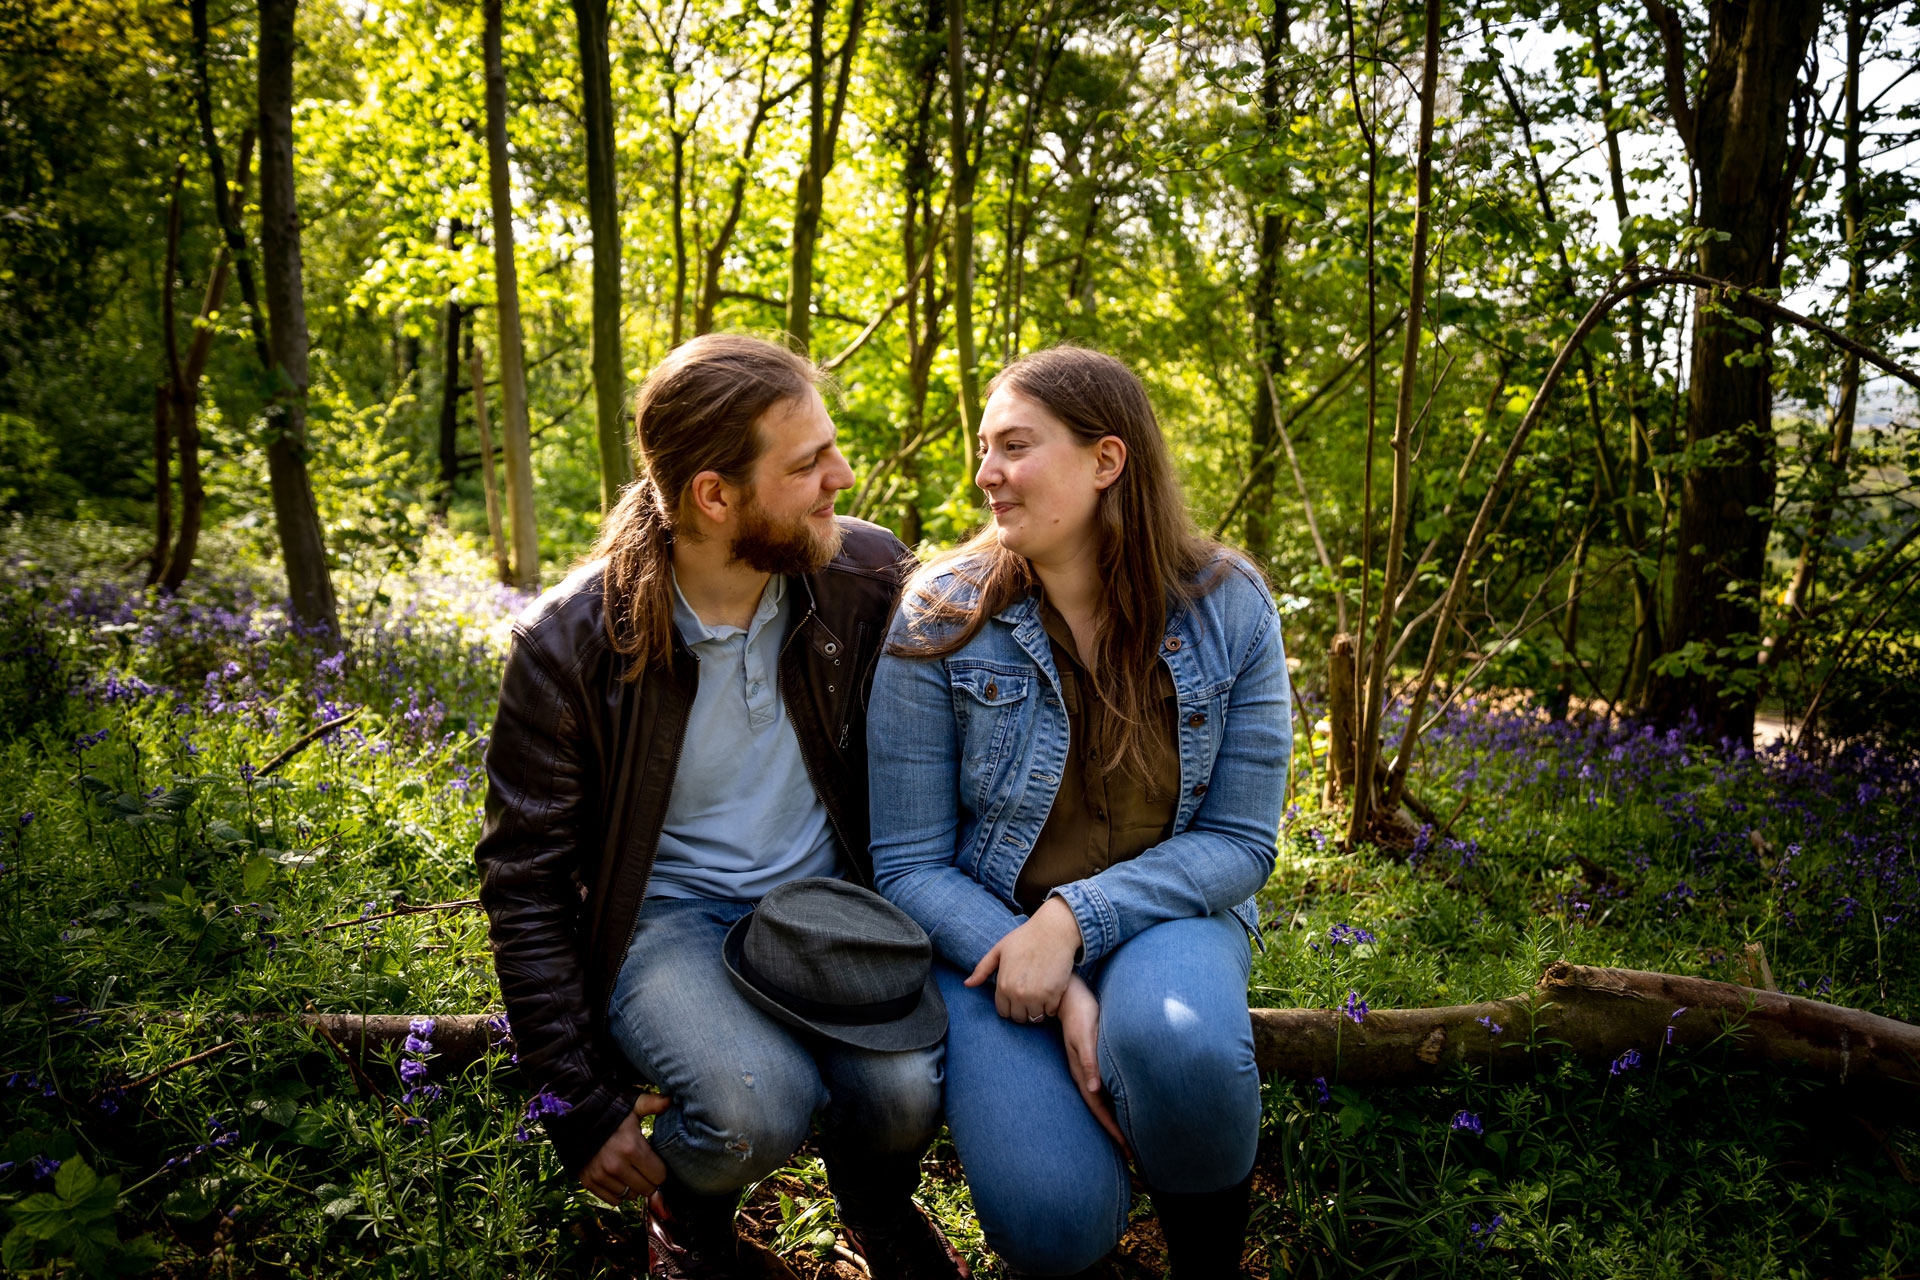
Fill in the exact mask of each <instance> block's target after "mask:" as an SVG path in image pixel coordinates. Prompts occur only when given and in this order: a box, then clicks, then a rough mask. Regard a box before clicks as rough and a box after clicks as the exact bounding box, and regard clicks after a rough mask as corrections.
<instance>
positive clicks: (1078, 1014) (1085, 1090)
mask: <svg viewBox="0 0 1920 1280" xmlns="http://www.w3.org/2000/svg"><path fill="white" fill-rule="evenodd" d="M1060 1039H1061V1042H1062V1043H1063V1044H1064V1045H1065V1046H1066V1050H1067V1074H1068V1075H1070V1076H1072V1077H1073V1084H1074V1087H1075V1088H1077V1089H1079V1090H1080V1100H1081V1101H1082V1102H1084V1103H1086V1104H1087V1110H1089V1111H1091V1112H1093V1118H1094V1119H1095V1120H1098V1121H1099V1122H1100V1127H1101V1128H1102V1129H1105V1130H1106V1131H1107V1133H1108V1134H1109V1135H1110V1136H1111V1137H1112V1138H1113V1140H1114V1141H1115V1142H1117V1143H1119V1144H1120V1149H1121V1150H1122V1151H1125V1152H1126V1153H1127V1158H1128V1159H1129V1160H1131V1159H1132V1158H1133V1151H1132V1150H1131V1149H1130V1148H1129V1147H1128V1146H1127V1139H1126V1137H1125V1136H1124V1135H1123V1134H1122V1133H1121V1132H1120V1124H1119V1122H1118V1121H1116V1120H1115V1119H1114V1117H1113V1108H1112V1107H1110V1106H1108V1105H1107V1100H1106V1098H1105V1097H1103V1096H1102V1095H1103V1094H1104V1092H1105V1089H1104V1087H1103V1086H1102V1085H1101V1083H1100V1051H1099V1045H1100V999H1099V997H1098V996H1096V995H1094V994H1093V988H1092V987H1089V986H1088V985H1087V984H1086V981H1085V980H1084V979H1082V978H1081V977H1080V975H1079V974H1077V973H1076V974H1074V975H1073V977H1072V979H1071V980H1069V981H1068V983H1067V990H1066V994H1065V995H1063V996H1062V997H1061V999H1060Z"/></svg>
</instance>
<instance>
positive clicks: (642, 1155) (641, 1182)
mask: <svg viewBox="0 0 1920 1280" xmlns="http://www.w3.org/2000/svg"><path fill="white" fill-rule="evenodd" d="M672 1105H673V1100H672V1099H671V1098H666V1097H662V1096H661V1095H660V1094H657V1093H643V1094H641V1095H640V1097H639V1099H638V1100H636V1101H635V1102H634V1104H633V1110H632V1112H630V1113H629V1114H628V1116H627V1118H626V1119H624V1120H622V1121H621V1122H620V1127H619V1128H618V1129H615V1130H614V1131H613V1136H612V1137H610V1138H608V1139H607V1140H606V1142H605V1143H603V1144H602V1145H601V1147H600V1151H599V1153H598V1154H597V1155H595V1156H594V1157H593V1159H591V1160H589V1161H587V1167H586V1168H584V1169H582V1170H581V1171H580V1185H581V1186H583V1187H585V1188H586V1189H587V1190H589V1191H591V1192H593V1194H595V1195H596V1196H599V1197H600V1198H601V1199H602V1200H605V1201H606V1202H607V1203H608V1204H610V1205H615V1206H618V1205H622V1204H625V1203H626V1202H627V1201H629V1200H633V1201H637V1202H641V1203H644V1202H645V1201H646V1198H647V1197H648V1196H650V1195H652V1194H653V1192H654V1189H655V1188H656V1187H658V1186H659V1185H660V1184H661V1183H662V1182H665V1181H666V1180H667V1166H666V1165H665V1163H663V1162H662V1161H661V1159H660V1157H659V1156H657V1155H655V1154H654V1150H653V1147H652V1146H650V1145H649V1144H648V1142H647V1138H646V1135H645V1134H643V1133H641V1132H640V1117H641V1116H657V1115H659V1114H660V1113H661V1112H662V1111H665V1110H666V1109H667V1108H668V1107H670V1106H672Z"/></svg>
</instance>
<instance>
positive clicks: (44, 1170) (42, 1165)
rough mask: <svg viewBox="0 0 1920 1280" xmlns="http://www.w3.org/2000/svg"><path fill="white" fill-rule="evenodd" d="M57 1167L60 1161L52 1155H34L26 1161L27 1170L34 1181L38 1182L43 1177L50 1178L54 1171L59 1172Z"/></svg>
mask: <svg viewBox="0 0 1920 1280" xmlns="http://www.w3.org/2000/svg"><path fill="white" fill-rule="evenodd" d="M59 1169H60V1162H59V1161H58V1160H55V1159H54V1158H53V1157H52V1156H35V1157H34V1158H33V1159H31V1160H29V1161H27V1172H28V1173H30V1174H32V1175H33V1180H34V1181H35V1182H39V1181H40V1180H41V1179H43V1178H51V1177H52V1176H53V1175H54V1174H55V1173H57V1172H59Z"/></svg>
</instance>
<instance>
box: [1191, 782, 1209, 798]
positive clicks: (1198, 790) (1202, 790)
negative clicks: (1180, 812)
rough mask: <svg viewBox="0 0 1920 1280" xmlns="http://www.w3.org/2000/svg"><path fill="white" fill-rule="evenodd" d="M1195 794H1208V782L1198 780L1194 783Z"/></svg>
mask: <svg viewBox="0 0 1920 1280" xmlns="http://www.w3.org/2000/svg"><path fill="white" fill-rule="evenodd" d="M1193 794H1195V795H1197V796H1203V795H1205V794H1207V784H1206V783H1204V782H1196V783H1194V784H1193Z"/></svg>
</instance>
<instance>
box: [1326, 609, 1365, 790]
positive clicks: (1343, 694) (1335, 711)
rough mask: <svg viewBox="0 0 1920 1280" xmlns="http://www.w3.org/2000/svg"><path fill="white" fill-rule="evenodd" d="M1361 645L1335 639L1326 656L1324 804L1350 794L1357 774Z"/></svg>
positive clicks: (1340, 637)
mask: <svg viewBox="0 0 1920 1280" xmlns="http://www.w3.org/2000/svg"><path fill="white" fill-rule="evenodd" d="M1359 657H1360V642H1359V641H1358V640H1357V639H1355V638H1354V637H1353V636H1350V635H1337V636H1335V637H1334V638H1333V647H1332V649H1331V650H1329V651H1328V654H1327V790H1326V795H1325V803H1327V804H1330V805H1331V804H1339V803H1341V802H1342V801H1344V800H1345V799H1346V798H1347V797H1348V796H1350V795H1352V794H1353V780H1354V779H1355V778H1357V777H1359V776H1360V774H1359V768H1360V763H1359V750H1358V742H1359V739H1358V738H1357V737H1356V734H1357V732H1358V723H1357V722H1358V720H1359V707H1360V696H1359V691H1358V690H1357V689H1356V688H1355V686H1356V685H1357V684H1358V683H1359V675H1358V661H1359Z"/></svg>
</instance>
